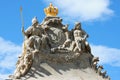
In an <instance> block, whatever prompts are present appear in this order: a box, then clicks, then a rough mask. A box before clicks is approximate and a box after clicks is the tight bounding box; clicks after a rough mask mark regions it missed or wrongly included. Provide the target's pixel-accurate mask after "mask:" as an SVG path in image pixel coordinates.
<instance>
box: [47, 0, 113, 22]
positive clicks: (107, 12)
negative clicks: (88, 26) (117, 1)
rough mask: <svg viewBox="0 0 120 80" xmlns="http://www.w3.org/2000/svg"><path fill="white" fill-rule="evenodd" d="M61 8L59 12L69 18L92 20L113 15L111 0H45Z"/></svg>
mask: <svg viewBox="0 0 120 80" xmlns="http://www.w3.org/2000/svg"><path fill="white" fill-rule="evenodd" d="M45 1H46V2H47V3H48V2H52V3H53V4H54V5H55V6H57V7H58V8H59V14H60V16H62V17H65V19H66V18H67V19H68V20H70V21H72V20H74V19H75V20H78V21H91V20H96V19H102V18H103V17H104V18H105V16H106V17H107V16H111V15H112V14H113V10H112V9H110V8H109V5H110V0H45Z"/></svg>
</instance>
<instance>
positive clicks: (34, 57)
mask: <svg viewBox="0 0 120 80" xmlns="http://www.w3.org/2000/svg"><path fill="white" fill-rule="evenodd" d="M49 8H50V9H51V8H52V9H54V8H53V6H52V4H50V7H48V8H47V9H46V10H45V11H46V13H47V14H48V16H47V17H45V19H44V20H43V22H41V23H39V21H38V19H37V17H34V18H33V19H32V25H31V26H30V27H28V28H27V29H26V30H24V28H22V33H23V35H24V37H25V38H24V42H23V50H22V53H21V56H19V57H18V61H17V63H16V70H15V71H14V74H13V75H10V76H9V77H10V78H11V79H20V78H21V77H22V76H24V75H26V74H27V72H28V71H29V70H30V68H31V66H32V64H34V63H33V62H36V63H37V64H38V63H41V62H42V61H44V62H45V61H46V62H52V63H70V62H74V63H75V62H76V61H77V62H79V63H81V61H82V60H83V61H85V62H84V63H83V64H85V66H84V65H82V67H92V68H93V69H94V70H95V72H96V73H98V74H99V75H101V76H102V77H103V78H109V76H107V75H106V71H104V72H102V69H103V67H102V66H99V67H98V66H97V64H98V61H99V58H98V57H94V56H93V55H92V54H91V49H90V45H89V43H88V42H87V38H88V34H87V33H86V32H85V31H84V30H83V29H82V27H81V23H80V22H76V23H75V26H74V27H73V29H72V30H68V27H69V25H68V24H66V25H63V24H62V19H61V18H60V17H57V16H56V15H57V13H58V10H57V8H55V9H56V10H57V13H54V12H52V13H50V12H49V11H47V10H49ZM53 14H54V15H53ZM50 15H53V16H50ZM83 55H85V56H87V57H85V58H83ZM81 57H82V58H81ZM81 59H82V60H81ZM79 65H80V64H79ZM86 65H87V66H86ZM80 66H81V65H80Z"/></svg>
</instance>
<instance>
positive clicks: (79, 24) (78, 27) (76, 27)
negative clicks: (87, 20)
mask: <svg viewBox="0 0 120 80" xmlns="http://www.w3.org/2000/svg"><path fill="white" fill-rule="evenodd" d="M74 29H75V30H78V29H79V30H80V29H81V23H80V22H76V23H75V28H74Z"/></svg>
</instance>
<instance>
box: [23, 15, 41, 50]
mask: <svg viewBox="0 0 120 80" xmlns="http://www.w3.org/2000/svg"><path fill="white" fill-rule="evenodd" d="M22 32H23V34H24V35H25V41H24V47H26V48H27V49H28V50H31V51H34V52H38V51H39V49H40V44H41V37H42V30H40V28H38V20H37V18H36V17H34V18H33V19H32V26H30V27H29V28H28V29H27V30H26V31H24V28H23V29H22Z"/></svg>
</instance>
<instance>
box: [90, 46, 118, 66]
mask: <svg viewBox="0 0 120 80" xmlns="http://www.w3.org/2000/svg"><path fill="white" fill-rule="evenodd" d="M91 48H92V54H94V55H95V56H98V57H99V58H100V64H109V65H111V66H119V67H120V49H116V48H109V47H106V46H102V45H91Z"/></svg>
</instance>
